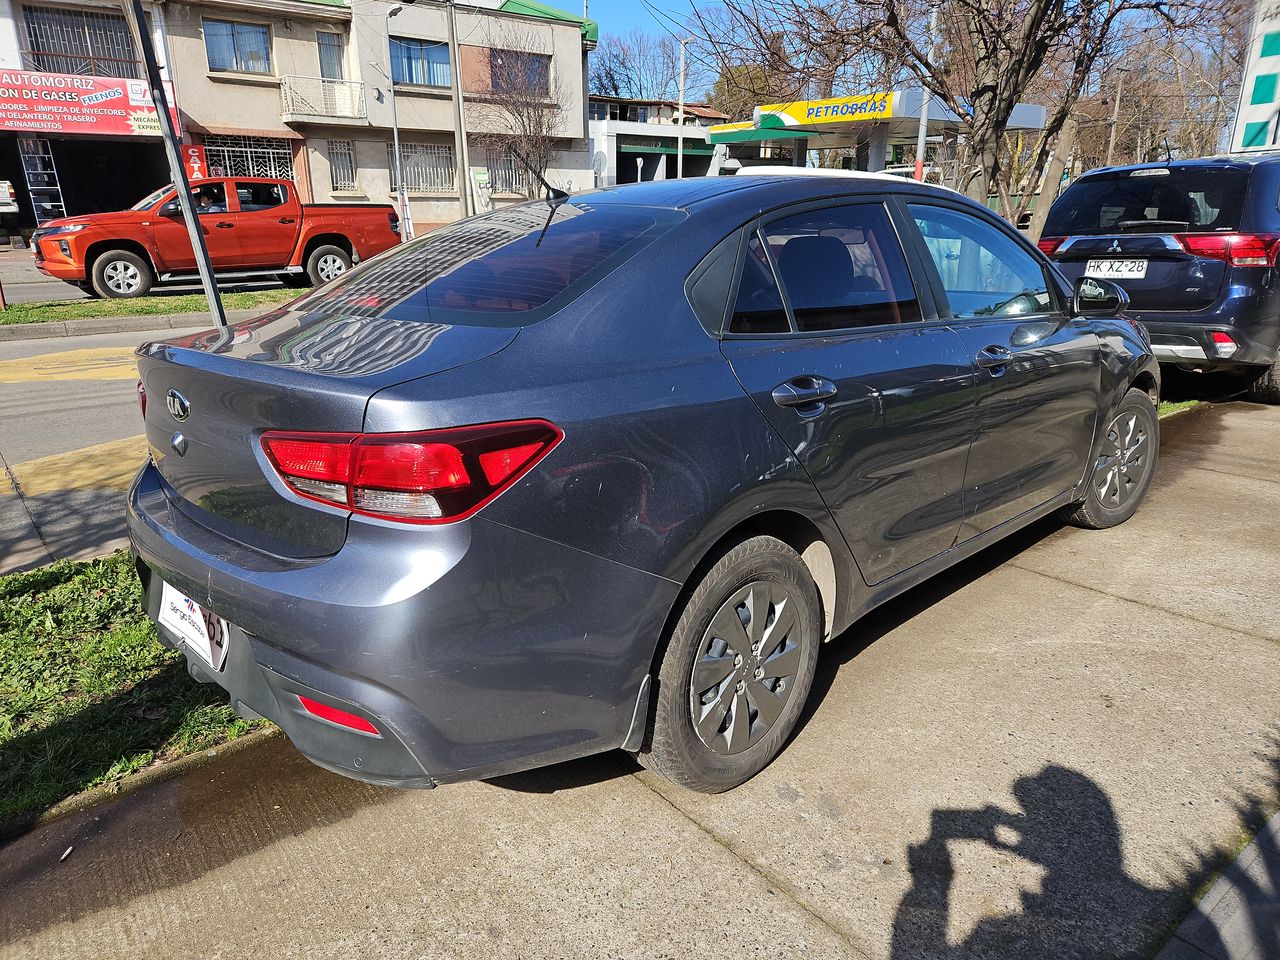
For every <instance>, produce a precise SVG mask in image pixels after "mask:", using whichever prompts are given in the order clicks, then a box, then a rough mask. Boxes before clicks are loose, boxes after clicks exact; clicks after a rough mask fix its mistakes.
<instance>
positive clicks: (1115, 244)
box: [1107, 240, 1120, 253]
mask: <svg viewBox="0 0 1280 960" xmlns="http://www.w3.org/2000/svg"><path fill="white" fill-rule="evenodd" d="M1119 252H1120V241H1119V240H1112V241H1111V246H1109V247H1107V253H1119Z"/></svg>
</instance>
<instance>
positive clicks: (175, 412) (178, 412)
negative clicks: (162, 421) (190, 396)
mask: <svg viewBox="0 0 1280 960" xmlns="http://www.w3.org/2000/svg"><path fill="white" fill-rule="evenodd" d="M164 403H165V406H167V407H168V408H169V415H170V416H171V417H173V419H175V420H177V421H178V422H179V423H182V422H183V421H185V420H186V419H187V417H189V416H191V404H190V403H189V402H188V401H187V398H186V397H184V396H183V395H182V394H180V393H179V392H178V391H177V390H170V391H169V392H168V394H166V395H165V398H164Z"/></svg>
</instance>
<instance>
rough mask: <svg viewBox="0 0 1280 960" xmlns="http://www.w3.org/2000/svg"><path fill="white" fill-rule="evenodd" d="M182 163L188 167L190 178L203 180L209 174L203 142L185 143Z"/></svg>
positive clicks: (188, 176) (188, 177)
mask: <svg viewBox="0 0 1280 960" xmlns="http://www.w3.org/2000/svg"><path fill="white" fill-rule="evenodd" d="M182 163H183V166H185V167H186V168H187V179H188V180H203V179H204V178H205V177H207V176H209V164H208V162H207V161H206V159H205V155H204V146H203V145H202V144H199V143H188V144H184V145H183V147H182Z"/></svg>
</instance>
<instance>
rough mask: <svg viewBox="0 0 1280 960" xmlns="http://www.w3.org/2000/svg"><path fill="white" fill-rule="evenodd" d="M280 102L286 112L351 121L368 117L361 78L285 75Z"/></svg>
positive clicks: (282, 79) (281, 81)
mask: <svg viewBox="0 0 1280 960" xmlns="http://www.w3.org/2000/svg"><path fill="white" fill-rule="evenodd" d="M280 102H281V108H282V111H283V112H284V113H285V114H286V115H290V114H291V115H294V116H308V117H343V118H347V119H351V120H363V119H364V118H365V117H366V116H368V114H367V112H366V110H365V103H364V84H363V83H360V82H359V81H357V80H326V79H325V78H324V77H281V78H280Z"/></svg>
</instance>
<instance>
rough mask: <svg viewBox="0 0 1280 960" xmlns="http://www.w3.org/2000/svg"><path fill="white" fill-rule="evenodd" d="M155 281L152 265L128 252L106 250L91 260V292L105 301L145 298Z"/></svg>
mask: <svg viewBox="0 0 1280 960" xmlns="http://www.w3.org/2000/svg"><path fill="white" fill-rule="evenodd" d="M154 282H155V276H154V275H153V274H152V273H151V264H149V263H147V261H146V260H144V259H143V258H142V257H140V256H138V255H137V254H136V253H133V252H131V251H129V250H108V251H107V252H106V253H104V254H101V255H100V256H99V257H98V259H97V260H95V261H93V289H94V292H95V293H97V294H98V296H100V297H103V298H105V299H108V300H132V299H133V298H134V297H145V296H146V295H147V294H148V293H149V292H150V290H151V285H152V284H153V283H154Z"/></svg>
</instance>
